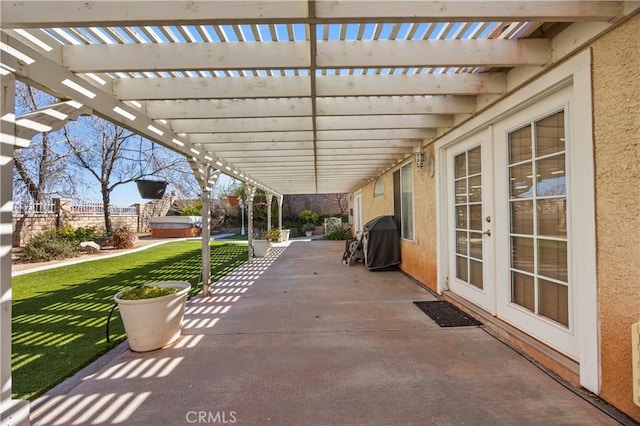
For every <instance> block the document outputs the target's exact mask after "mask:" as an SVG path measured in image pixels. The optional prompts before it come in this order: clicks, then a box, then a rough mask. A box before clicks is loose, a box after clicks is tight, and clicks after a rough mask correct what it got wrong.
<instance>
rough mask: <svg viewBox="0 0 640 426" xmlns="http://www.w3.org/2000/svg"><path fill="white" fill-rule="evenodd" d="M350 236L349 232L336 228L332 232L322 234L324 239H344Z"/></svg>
mask: <svg viewBox="0 0 640 426" xmlns="http://www.w3.org/2000/svg"><path fill="white" fill-rule="evenodd" d="M350 237H351V234H350V233H349V232H347V231H345V230H344V229H336V230H335V231H333V232H330V233H328V234H324V239H325V240H346V239H348V238H350Z"/></svg>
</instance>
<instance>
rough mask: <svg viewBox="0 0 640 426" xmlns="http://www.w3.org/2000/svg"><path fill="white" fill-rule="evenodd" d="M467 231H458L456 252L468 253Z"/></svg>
mask: <svg viewBox="0 0 640 426" xmlns="http://www.w3.org/2000/svg"><path fill="white" fill-rule="evenodd" d="M467 241H468V239H467V231H462V232H461V231H457V232H456V253H458V254H467Z"/></svg>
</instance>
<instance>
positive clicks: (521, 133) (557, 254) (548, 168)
mask: <svg viewBox="0 0 640 426" xmlns="http://www.w3.org/2000/svg"><path fill="white" fill-rule="evenodd" d="M565 170H566V167H565V134H564V112H563V111H560V112H558V113H556V114H553V115H551V116H549V117H547V118H544V119H542V120H539V121H536V122H533V123H531V124H529V125H527V126H525V127H523V128H521V129H519V130H516V131H514V132H511V133H510V134H509V210H510V222H511V223H510V240H511V301H512V302H513V303H516V304H518V305H520V306H522V307H524V308H526V309H528V310H530V311H532V312H535V313H536V314H538V315H541V316H544V317H546V318H549V319H551V320H553V321H556V322H558V323H560V324H562V325H564V326H568V325H569V312H568V311H569V278H568V268H567V257H568V256H567V188H566V172H565Z"/></svg>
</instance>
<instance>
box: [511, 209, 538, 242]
mask: <svg viewBox="0 0 640 426" xmlns="http://www.w3.org/2000/svg"><path fill="white" fill-rule="evenodd" d="M510 204H511V233H512V234H524V235H533V201H512V202H511V203H510Z"/></svg>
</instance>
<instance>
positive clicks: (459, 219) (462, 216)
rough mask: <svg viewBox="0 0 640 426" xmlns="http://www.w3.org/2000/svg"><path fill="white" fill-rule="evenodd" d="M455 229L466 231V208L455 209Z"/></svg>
mask: <svg viewBox="0 0 640 426" xmlns="http://www.w3.org/2000/svg"><path fill="white" fill-rule="evenodd" d="M456 228H458V229H467V206H466V205H465V206H458V207H456Z"/></svg>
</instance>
